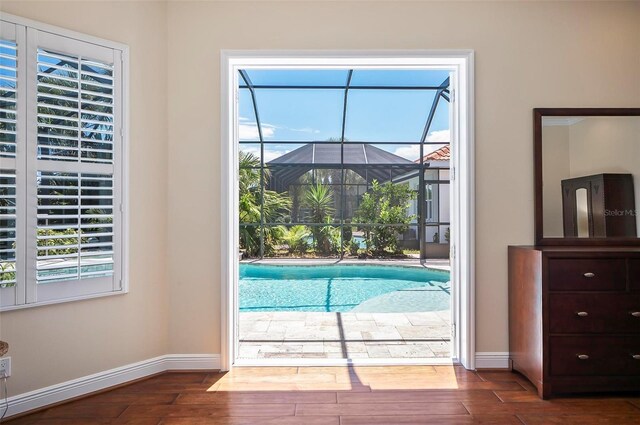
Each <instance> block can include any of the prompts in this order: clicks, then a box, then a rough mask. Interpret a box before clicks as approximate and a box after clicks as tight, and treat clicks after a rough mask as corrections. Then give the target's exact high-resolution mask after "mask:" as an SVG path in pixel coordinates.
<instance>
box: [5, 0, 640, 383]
mask: <svg viewBox="0 0 640 425" xmlns="http://www.w3.org/2000/svg"><path fill="white" fill-rule="evenodd" d="M2 7H3V8H4V9H5V10H7V11H9V12H12V13H15V14H19V15H25V16H29V17H33V18H35V19H40V20H43V21H46V22H50V23H53V24H57V25H61V26H66V27H70V28H73V29H77V30H81V31H85V32H89V33H92V34H95V35H100V36H104V37H107V38H112V39H115V40H117V41H121V42H124V43H128V44H129V45H130V46H131V56H132V58H131V64H132V103H133V105H134V107H133V109H134V112H135V113H134V114H133V115H132V124H131V126H132V138H131V144H132V149H133V153H132V158H131V159H132V161H131V162H132V184H133V193H134V197H133V201H132V204H133V205H132V239H131V244H132V279H131V287H132V293H131V294H129V295H126V296H123V297H118V298H112V299H107V300H99V301H89V302H81V303H74V304H69V305H59V306H55V307H49V308H43V309H40V310H37V309H35V310H25V311H22V312H18V313H9V314H4V315H3V318H2V320H3V335H2V336H3V337H4V338H6V339H8V340H9V341H10V342H13V343H14V345H15V346H17V348H16V349H15V351H13V354H14V356H16V357H17V356H18V355H20V357H21V358H23V359H22V360H20V362H21V363H20V370H21V371H24V370H25V369H28V368H29V367H34V368H35V369H33V371H29V372H21V373H26V374H27V375H28V376H29V377H28V378H19V377H18V375H17V373H15V372H14V375H15V377H12V380H13V379H21V381H18V382H20V384H19V389H20V390H25V389H31V388H35V387H38V386H44V385H47V384H49V383H52V382H56V381H60V380H63V379H69V378H71V377H75V376H79V375H83V374H86V373H89V372H91V371H97V370H100V369H105V368H108V367H112V366H115V365H118V364H123V363H126V362H129V361H133V360H138V359H141V358H144V357H151V355H153V354H157V353H160V352H162V351H163V350H165V351H166V350H168V351H169V352H173V353H219V352H220V340H219V338H220V336H219V320H220V317H219V311H220V309H219V306H220V304H219V303H220V299H219V293H220V273H219V266H220V258H219V257H220V249H219V246H220V240H219V238H220V210H221V208H226V207H227V206H226V205H221V204H220V169H221V163H220V152H221V150H220V137H219V135H220V98H219V96H220V72H219V69H220V62H219V58H220V50H221V49H457V48H464V49H474V50H475V52H476V92H475V95H476V149H477V152H476V168H477V177H476V190H477V203H476V218H477V234H476V239H477V246H476V252H477V257H476V268H477V275H476V278H477V291H476V294H477V326H478V328H477V349H478V351H507V350H508V336H507V328H508V324H507V264H506V254H507V248H506V247H507V245H509V244H529V243H531V242H532V241H533V161H532V151H533V149H532V113H531V110H532V108H534V107H542V106H546V107H552V106H558V107H560V106H576V107H578V106H593V107H595V106H612V107H613V106H616V107H623V106H638V105H637V102H638V100H637V99H639V98H640V85H639V84H638V79H637V76H638V75H639V73H640V60H639V59H638V58H640V43H638V40H640V26H639V25H637V23H638V22H639V21H640V3H638V2H634V3H631V2H629V3H612V2H607V3H592V2H588V3H584V4H578V3H575V2H562V3H559V2H544V3H530V2H517V3H506V2H496V3H487V4H485V3H481V2H470V3H460V2H446V3H438V2H419V1H412V2H372V3H366V2H361V1H359V2H354V3H350V2H324V1H319V2H313V1H304V2H281V1H277V2H268V1H259V2H256V3H250V2H243V1H237V2H193V3H190V2H179V3H170V4H168V5H167V9H166V27H165V26H163V25H164V23H163V22H164V21H163V19H164V18H165V16H164V13H165V12H164V8H163V7H162V6H157V5H151V4H150V3H144V4H139V5H136V4H131V3H112V4H108V5H106V6H105V7H104V8H103V10H105V9H106V11H107V15H106V17H105V18H102V19H101V22H105V23H106V22H109V23H112V22H113V23H114V26H113V27H111V26H109V25H97V26H96V25H94V24H93V23H94V22H95V20H94V19H83V18H82V14H83V13H84V14H86V15H84V16H88V14H89V12H88V10H89V8H90V7H91V6H87V5H85V4H83V5H82V6H79V5H78V3H74V6H73V7H64V6H61V5H58V4H55V3H53V4H48V5H47V6H42V5H34V4H32V3H26V4H19V3H3V6H2ZM119 10H123V12H124V13H121V14H120V13H118V11H119ZM94 16H95V15H92V17H94ZM116 17H117V19H116ZM167 29H168V36H167V38H166V39H165V32H164V31H166V30H167ZM165 41H166V42H167V47H168V48H167V49H166V50H163V47H162V43H164V42H165ZM165 54H166V56H165ZM165 65H166V66H167V68H166V72H167V80H166V81H164V83H166V84H165V86H163V80H162V79H163V78H164V77H165V76H164V72H165V68H164V67H165ZM143 72H144V73H145V75H143ZM165 87H166V88H167V92H166V93H167V94H166V96H165V94H164V93H165V92H164V88H165ZM165 106H166V107H167V114H168V115H167V117H168V120H167V121H166V122H167V123H168V127H167V125H165V120H164V115H163V113H164V112H163V108H164V107H165ZM165 127H166V128H165ZM134 129H135V130H134ZM165 129H168V147H167V150H166V151H165V146H164V143H165V141H167V136H166V134H165V132H164V130H165ZM143 154H145V155H153V156H154V157H157V158H153V160H150V159H148V158H147V157H144V158H143V156H142V155H143ZM167 158H169V161H168V165H167V163H166V160H167ZM167 170H168V178H167V177H166V171H167ZM165 184H166V186H164V187H163V185H165ZM163 189H166V191H165V190H163ZM165 207H166V217H165V209H164V208H165ZM165 222H166V223H169V225H168V226H167V229H168V232H164V230H163V229H164V226H165ZM165 249H166V257H165V256H164V254H165V252H164V250H165ZM165 265H166V266H167V272H168V294H167V295H168V296H166V297H165V296H164V295H163V294H164V292H163V288H164V285H165V284H166V283H167V282H165V278H164V271H165V269H164V267H165ZM167 300H169V301H168V303H169V314H167V309H166V306H165V303H166V302H167ZM106 317H108V318H109V319H108V320H109V321H110V322H109V323H107V321H106V320H105V318H106ZM168 317H169V320H168ZM114 320H115V323H114V322H113V321H114ZM42 321H46V322H47V323H46V324H45V325H44V326H43V325H42V324H41V322H42ZM58 323H59V324H58ZM69 323H71V325H69ZM122 323H126V325H125V326H122ZM36 325H38V326H43V327H42V328H40V327H37V326H36ZM72 326H73V327H72ZM163 326H166V329H168V336H169V340H168V347H167V339H166V335H165V333H163V329H162V328H163ZM77 327H79V328H80V329H78V328H77ZM34 328H35V331H34V330H33V329H34ZM94 329H95V331H94ZM143 329H144V330H145V332H142V330H143ZM147 329H148V331H147ZM83 330H84V331H83ZM102 332H108V335H109V336H111V337H112V338H115V340H116V341H115V342H114V341H113V340H109V339H103V338H102V335H101V333H102ZM56 334H59V335H56ZM70 334H71V335H70ZM27 335H28V336H27ZM73 335H80V336H81V337H82V338H78V339H79V340H81V341H82V340H84V341H86V343H85V342H81V343H75V342H73V341H71V340H72V338H73ZM56 336H57V337H58V338H60V339H61V341H59V342H58V341H56V340H55V338H56ZM68 343H72V345H71V347H73V348H69V346H68V345H67V344H68ZM78 344H80V345H78ZM20 347H22V348H20ZM77 347H79V348H77ZM12 350H13V348H12ZM103 351H104V352H105V353H106V354H100V353H102V352H103ZM47 352H57V353H67V355H69V354H72V355H73V357H74V359H73V360H74V361H75V362H76V364H77V366H76V367H72V366H73V362H72V361H69V362H68V363H65V366H64V368H63V369H64V370H61V371H48V368H47V367H45V366H44V363H43V360H42V356H43V354H42V353H47ZM94 354H95V355H96V357H95V359H91V358H89V356H91V355H94ZM16 360H17V359H16ZM15 363H16V371H17V370H18V369H17V367H18V362H17V361H16V362H15Z"/></svg>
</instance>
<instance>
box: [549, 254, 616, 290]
mask: <svg viewBox="0 0 640 425" xmlns="http://www.w3.org/2000/svg"><path fill="white" fill-rule="evenodd" d="M626 286H627V265H626V260H625V259H624V258H611V259H573V258H550V259H549V289H550V290H552V291H624V290H626Z"/></svg>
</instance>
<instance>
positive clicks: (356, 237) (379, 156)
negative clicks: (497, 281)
mask: <svg viewBox="0 0 640 425" xmlns="http://www.w3.org/2000/svg"><path fill="white" fill-rule="evenodd" d="M472 59H473V57H472V54H471V53H470V52H466V53H464V54H460V53H459V56H458V57H455V56H451V57H435V56H434V55H431V56H430V55H428V54H424V55H418V56H415V55H414V56H412V55H408V56H404V55H399V56H395V55H388V54H387V56H386V57H371V56H368V54H361V55H357V54H354V55H353V56H351V57H348V58H347V57H345V58H340V57H330V56H324V55H315V54H299V55H291V56H288V57H281V56H278V55H275V56H274V57H252V56H251V55H245V54H243V53H234V52H226V53H225V54H223V71H226V72H225V75H224V78H223V92H225V93H224V95H223V116H224V119H223V124H224V125H223V140H224V141H225V143H223V148H224V149H223V151H224V153H225V157H226V159H227V160H228V163H227V165H228V167H227V168H226V169H225V170H223V171H224V172H223V180H224V184H225V187H227V188H229V189H231V190H223V193H226V194H227V195H228V201H229V202H227V203H226V205H230V206H233V208H230V209H229V211H226V212H227V214H226V216H225V217H224V222H223V229H225V230H226V235H225V236H226V237H225V239H224V241H223V242H224V248H225V249H224V250H226V255H225V257H224V260H225V261H224V265H225V267H224V270H223V282H225V285H223V298H222V300H223V305H222V307H223V322H224V323H223V329H222V331H223V332H222V333H223V344H222V345H223V353H222V359H223V360H222V362H223V366H226V367H230V366H231V365H233V364H248V363H251V364H254V363H258V364H283V363H285V364H293V363H302V364H344V363H345V362H346V363H358V364H367V363H369V364H371V363H375V364H380V363H382V364H397V363H404V362H406V361H408V362H412V363H415V362H419V363H424V362H427V363H440V362H442V361H443V360H445V361H451V359H453V361H454V362H457V361H460V362H462V364H464V365H465V366H467V367H470V366H471V367H472V362H473V356H472V355H469V353H470V352H471V350H470V347H471V345H470V344H472V342H473V341H472V340H473V335H472V334H473V332H469V331H470V330H471V331H472V327H471V326H468V324H467V325H465V323H468V322H469V317H472V316H470V315H469V312H470V310H471V307H472V304H470V305H469V304H468V302H469V300H471V298H472V291H470V289H472V285H473V282H472V281H471V276H472V275H471V273H470V266H471V265H472V262H471V261H470V259H471V258H472V257H470V256H467V253H468V252H469V250H470V249H471V247H472V244H469V241H471V240H472V233H471V232H468V229H470V224H472V215H471V214H470V211H471V210H470V209H469V208H468V206H469V204H468V202H467V201H468V199H471V198H472V197H471V195H472V192H471V188H472V186H471V185H470V184H469V183H470V174H469V167H468V165H469V164H471V162H470V160H471V159H472V155H470V154H469V153H470V152H471V147H472V146H471V143H470V141H471V137H470V136H471V135H470V132H469V130H468V129H469V128H470V127H469V125H468V123H469V119H470V109H469V106H470V103H469V102H468V97H469V94H470V92H469V87H470V85H469V81H470V77H471V75H470V69H471V68H470V64H471V63H472ZM392 90H393V92H394V93H401V94H402V95H401V96H399V97H398V96H396V97H395V98H394V97H391V96H388V95H381V93H389V92H390V91H392ZM283 93H286V95H283ZM291 93H295V95H293V96H292V95H291ZM463 94H464V96H462V97H463V98H464V99H465V100H466V101H464V102H462V101H461V95H463ZM301 96H303V97H304V99H303V98H302V97H301ZM265 99H266V101H265ZM380 100H382V108H380V107H378V108H372V107H371V105H372V104H374V103H376V101H377V102H378V103H379V104H380ZM358 104H360V105H362V106H361V108H360V109H359V110H358V108H356V109H351V108H353V106H354V105H356V106H357V105H358ZM445 104H446V105H448V106H447V107H445V108H443V107H442V105H445ZM367 105H368V106H367ZM416 105H420V107H419V108H416ZM305 107H311V109H312V113H306V114H305V113H303V112H301V110H302V109H304V108H305ZM363 107H364V109H363ZM402 107H405V108H406V109H405V110H404V111H398V109H399V108H402ZM385 108H386V109H385ZM416 109H418V110H420V109H423V110H424V115H425V116H424V117H423V118H421V119H420V120H419V121H421V125H420V134H415V135H412V134H410V133H411V132H412V131H413V133H416V127H417V126H416V125H415V124H416V123H417V121H415V120H414V121H415V122H411V120H407V119H406V116H407V115H409V114H411V112H414V113H415V111H416ZM462 109H463V110H464V111H462ZM443 111H444V112H445V114H444V115H446V118H447V119H445V120H443ZM278 114H280V115H283V114H284V115H285V116H286V117H291V116H293V117H296V119H297V121H296V122H291V123H284V122H282V121H278ZM394 114H395V115H394ZM359 115H360V116H359ZM376 115H377V116H378V118H377V119H376V118H375V116H376ZM394 116H395V117H396V118H394ZM331 118H333V119H331ZM384 118H387V119H388V120H390V121H391V123H395V127H394V126H392V125H389V123H387V124H386V125H385V124H384V123H380V122H379V121H380V120H382V119H384ZM400 120H404V122H402V123H398V121H400ZM363 121H364V122H366V123H368V125H364V126H363V125H362V122H363ZM425 121H426V123H425ZM444 121H447V125H446V127H447V128H446V129H445V128H438V126H440V127H442V124H441V123H442V122H444ZM327 123H329V124H327ZM336 123H338V125H335V124H336ZM332 124H333V125H332ZM434 124H435V125H434ZM376 126H377V128H375V129H372V128H371V127H376ZM432 126H433V128H432ZM389 127H394V129H392V130H394V131H388V130H389ZM445 131H446V133H447V134H446V136H447V137H446V140H445V139H444V138H442V135H443V133H445ZM276 133H278V136H279V137H274V136H275V134H276ZM438 136H440V138H438ZM416 140H418V143H415V141H416ZM402 142H404V143H402ZM452 153H453V155H452ZM414 156H415V158H414ZM461 165H463V166H462V167H461ZM230 174H231V175H230ZM456 174H457V176H456ZM463 177H464V178H465V180H462V178H463ZM229 186H231V187H229ZM247 187H249V189H248V188H247ZM462 194H464V196H461V195H462ZM447 198H450V199H451V201H450V202H447ZM256 200H259V202H255V201H256ZM251 202H254V204H251ZM381 205H382V206H383V207H382V208H383V209H384V208H386V210H385V211H381V210H380V208H381V207H380V206H381ZM398 205H401V206H402V207H401V208H397V206H398ZM449 205H451V208H443V206H447V207H448V206H449ZM445 210H446V211H445ZM393 213H395V218H393V217H392V218H391V219H389V218H388V217H389V216H390V215H391V216H393ZM252 214H253V215H252ZM367 214H368V215H367ZM381 217H386V218H387V221H383V220H381ZM464 229H466V231H465V230H464ZM456 248H457V249H456ZM224 250H223V251H224ZM456 251H458V252H457V253H456ZM460 254H464V256H465V258H464V259H463V258H461V257H462V256H461V255H460ZM391 255H393V256H395V258H386V257H387V256H391ZM449 255H450V256H451V267H450V268H449V267H442V266H443V264H444V263H445V261H444V260H445V259H446V258H447V257H449ZM400 256H401V257H400ZM282 257H289V258H291V257H293V258H297V260H298V261H297V264H296V265H295V266H294V269H291V267H288V266H291V265H292V264H291V263H289V264H287V266H286V267H284V266H283V263H282V261H283V260H285V263H286V260H287V259H286V258H284V259H283V258H282ZM434 257H443V260H442V261H441V262H440V267H439V268H438V267H437V265H438V264H437V261H435V260H434ZM390 259H391V260H392V261H391V262H389V261H387V262H385V261H384V260H390ZM301 260H302V261H301ZM363 260H364V261H363ZM404 260H407V261H406V262H405V263H404V264H403V263H402V261H404ZM412 260H414V261H413V264H411V262H412ZM461 260H462V261H461ZM274 261H275V262H274ZM336 262H337V263H339V265H338V266H336V265H335V264H333V265H332V266H329V265H328V263H336ZM349 262H351V264H359V265H363V264H367V267H358V268H355V267H348V266H349V265H351V264H350V263H349ZM256 263H260V264H259V265H256ZM265 263H266V266H265ZM434 264H436V266H434ZM411 265H413V266H416V265H417V266H418V267H417V268H414V269H413V270H411V269H410V268H409V267H397V266H411ZM304 266H307V267H304ZM309 266H312V267H309ZM389 266H392V267H391V268H390V267H389ZM393 266H396V268H395V269H394V268H393ZM269 267H271V268H269ZM287 267H288V269H287ZM295 267H297V269H295ZM300 267H303V268H302V269H301V268H300ZM420 267H421V268H422V270H420V269H419V268H420ZM447 269H448V270H447ZM365 270H366V272H365ZM319 272H321V273H320V274H321V275H322V276H318V273H319ZM292 273H293V275H292ZM310 273H311V275H310ZM371 273H373V275H372V274H371ZM385 273H386V274H387V276H385ZM421 273H431V274H429V275H427V274H421ZM445 273H446V276H444V274H445ZM363 274H364V275H366V278H367V279H370V280H368V281H367V282H366V284H365V283H364V282H362V280H363V279H353V278H354V276H355V277H358V278H360V277H362V275H363ZM438 274H440V275H438ZM265 277H266V280H265ZM318 277H319V278H320V281H318V279H315V278H318ZM252 279H262V280H261V281H260V285H256V284H253V286H251V287H249V283H247V282H249V281H251V280H252ZM288 280H290V281H288ZM291 280H292V282H293V283H292V282H291ZM238 281H240V282H241V285H240V288H242V290H240V288H239V285H238ZM378 281H379V282H380V284H381V285H383V286H385V288H386V287H387V286H388V285H389V284H391V282H394V284H396V285H399V286H398V287H397V288H393V289H394V291H393V296H395V297H396V299H394V298H393V296H391V297H390V296H389V294H388V292H389V290H388V288H387V289H385V290H381V289H379V287H378V286H376V285H377V283H378ZM265 283H266V284H267V286H268V287H269V288H270V291H271V293H270V294H268V295H267V296H265V293H264V291H262V292H263V293H262V294H261V293H260V292H261V290H260V288H261V287H262V288H263V289H264V285H265ZM304 284H306V285H307V286H306V287H305V286H304ZM358 284H360V285H361V287H360V288H358V287H357V285H358ZM296 285H298V286H297V287H296ZM301 285H302V286H301ZM363 288H364V292H370V291H372V290H373V291H374V292H375V290H380V291H381V294H379V295H381V296H378V297H374V298H373V299H372V300H368V299H367V298H368V296H365V297H364V298H365V299H366V301H367V302H364V303H361V301H363V299H362V298H363V295H362V292H363ZM398 289H399V290H398ZM287 291H288V292H287ZM314 292H322V293H323V294H318V295H325V294H326V296H324V298H323V299H322V297H316V298H314ZM438 292H439V293H440V294H439V295H443V294H445V293H446V294H448V295H449V296H450V300H451V301H450V309H447V310H446V311H445V310H442V309H440V310H437V309H436V310H434V312H435V311H439V312H440V313H441V314H440V315H439V316H438V315H431V316H429V319H427V318H426V317H424V316H422V317H418V316H416V315H415V314H414V315H413V318H411V317H408V316H407V315H406V314H405V313H424V312H422V311H413V310H411V309H409V311H404V310H401V311H394V310H393V309H394V308H397V306H398V305H404V304H406V303H407V302H408V301H409V302H410V301H412V300H413V301H415V300H416V299H421V300H423V301H424V300H427V301H426V302H427V303H429V302H431V301H432V299H433V298H434V293H438ZM354 293H355V295H354ZM274 294H275V296H274ZM374 295H376V294H374ZM398 296H404V297H405V298H402V299H399V298H397V297H398ZM422 296H425V297H430V298H420V297H422ZM358 297H360V298H358ZM385 297H386V298H385ZM416 297H417V298H416ZM278 298H283V299H284V301H285V304H291V305H289V306H282V305H280V307H286V309H289V310H292V311H288V312H287V313H290V314H288V315H283V314H281V313H278V314H277V317H276V319H279V320H273V317H271V316H272V315H273V314H274V311H276V310H277V309H278V308H279V307H278V306H279V304H278V303H280V304H282V301H283V300H282V299H280V300H279V299H278ZM248 299H250V301H249V302H248V305H247V300H248ZM321 299H322V302H324V305H320V302H319V300H321ZM447 299H449V298H447ZM372 301H373V303H372ZM349 303H350V304H349ZM367 303H368V304H367ZM356 304H357V306H356ZM371 304H373V307H372V305H371ZM420 305H421V306H422V307H421V308H423V306H424V305H425V303H424V302H422V303H421V304H420ZM353 306H356V308H355V309H353V311H352V310H351V308H352V307H353ZM318 308H320V309H321V311H323V312H327V313H329V312H330V313H332V314H331V315H330V316H331V317H329V316H326V317H325V316H322V317H320V316H318V317H315V316H316V315H317V314H316V313H315V312H316V311H317V309H318ZM372 308H373V310H372ZM434 308H435V307H434ZM345 309H346V311H345ZM225 310H226V311H225ZM358 312H359V314H358ZM375 313H383V315H382V316H378V317H374V316H372V314H375ZM443 313H444V314H443ZM263 316H264V317H263ZM267 316H269V317H267ZM289 316H291V317H289ZM303 316H304V317H303ZM312 316H313V317H312ZM260 318H262V324H261V323H260V320H257V319H260ZM435 318H437V319H439V320H440V321H441V323H440V325H444V328H443V329H446V331H445V334H447V333H449V334H450V336H449V335H441V333H442V329H440V330H439V331H437V332H436V333H438V332H439V334H438V335H437V336H435V337H436V339H437V340H438V341H440V342H442V341H445V342H446V343H445V344H440V346H443V345H444V346H446V349H442V348H441V349H440V352H439V353H438V355H433V354H434V351H435V350H433V347H435V346H437V345H438V344H433V342H434V341H432V340H429V339H428V338H427V339H426V340H425V339H424V337H425V336H422V338H418V339H417V340H415V339H414V340H411V341H412V344H413V345H416V344H418V340H422V341H423V342H424V343H425V345H424V346H423V350H426V351H428V352H429V353H431V355H428V356H419V358H415V357H416V356H408V357H409V358H406V357H407V356H402V355H398V353H400V354H401V353H403V352H404V351H406V349H407V347H406V345H405V346H403V347H398V345H399V343H398V341H399V340H402V339H403V338H404V340H406V339H407V337H406V335H404V336H402V335H401V336H400V338H398V336H399V335H396V334H397V333H398V332H396V331H401V332H405V333H408V334H411V333H416V330H417V329H418V327H420V325H416V326H414V327H413V328H412V325H415V324H416V323H417V322H420V321H421V320H422V321H425V320H427V322H428V323H429V324H431V325H434V324H435V322H434V319H435ZM358 319H361V320H358ZM429 320H430V322H429ZM269 322H272V323H271V324H269ZM315 322H318V323H315ZM324 322H326V323H324ZM328 322H332V323H331V324H330V323H328ZM405 322H406V323H405ZM265 323H266V324H265ZM274 324H275V326H273V325H274ZM314 324H317V325H318V326H317V327H316V328H315V329H316V331H318V330H324V331H326V332H324V334H322V335H320V334H318V335H315V336H316V339H315V340H309V339H307V342H309V344H308V345H306V346H305V345H304V344H300V342H301V341H298V340H296V336H297V335H298V334H299V335H298V337H299V338H300V339H302V338H303V337H306V336H308V334H309V332H310V329H312V328H313V325H314ZM424 324H425V323H422V325H424ZM362 326H365V327H366V328H367V329H366V331H362V332H359V333H358V332H357V331H358V329H360V328H362ZM292 327H293V328H292ZM422 327H423V328H424V326H422ZM267 328H269V329H271V335H270V336H269V333H268V332H266V331H267ZM360 330H362V329H360ZM432 330H433V329H432ZM456 330H457V332H456ZM274 332H275V333H283V335H276V334H274ZM354 332H355V333H357V335H359V336H362V335H374V334H376V333H377V334H378V337H377V341H376V345H378V346H377V347H373V350H372V347H367V350H369V352H368V353H366V350H364V351H365V354H358V353H359V352H363V347H365V344H364V341H361V340H359V336H355V337H354ZM320 333H322V332H320ZM334 333H335V334H336V335H333V334H334ZM284 334H287V335H288V336H289V338H287V337H284ZM281 337H282V338H284V339H285V340H287V339H289V340H291V341H290V342H291V343H293V344H296V345H295V347H296V349H299V350H301V352H300V354H305V353H304V352H305V351H306V354H308V355H299V356H298V355H295V354H296V353H295V352H294V353H293V354H294V355H293V356H288V355H287V354H288V353H287V351H288V350H289V349H290V348H291V347H292V345H288V344H287V341H284V342H283V343H281V344H280V346H279V347H275V351H274V352H275V354H276V355H274V356H268V357H272V358H271V359H265V358H264V356H262V358H255V359H251V360H250V361H249V362H247V356H248V354H247V353H249V352H251V349H252V348H251V346H250V345H251V343H255V344H257V343H262V344H270V345H271V346H272V350H274V348H273V346H274V344H273V343H274V341H277V340H278V339H280V338H281ZM273 338H276V339H275V340H274V339H273ZM318 338H319V340H320V342H321V343H322V342H324V347H325V350H324V356H317V354H318ZM354 338H355V339H354ZM385 341H386V342H385ZM302 342H303V341H302ZM426 343H431V345H430V347H431V348H430V349H428V348H427V345H426ZM328 344H329V345H328ZM331 344H333V345H335V354H334V355H331V352H332V351H333V350H332V349H331ZM321 345H322V344H321ZM287 347H289V348H287ZM327 347H329V352H327ZM414 348H415V347H414ZM403 350H404V351H403ZM445 350H446V353H445ZM279 351H280V352H279ZM294 351H295V350H294ZM371 351H380V352H383V353H387V354H381V355H378V356H374V357H373V358H371ZM426 351H425V352H426ZM314 353H315V354H316V355H315V356H314V355H313V354H314ZM388 353H395V355H388ZM256 354H257V352H256ZM445 354H446V355H445ZM248 357H252V356H251V355H249V356H248ZM255 357H260V356H255ZM425 357H426V358H425ZM266 360H270V361H266Z"/></svg>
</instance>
